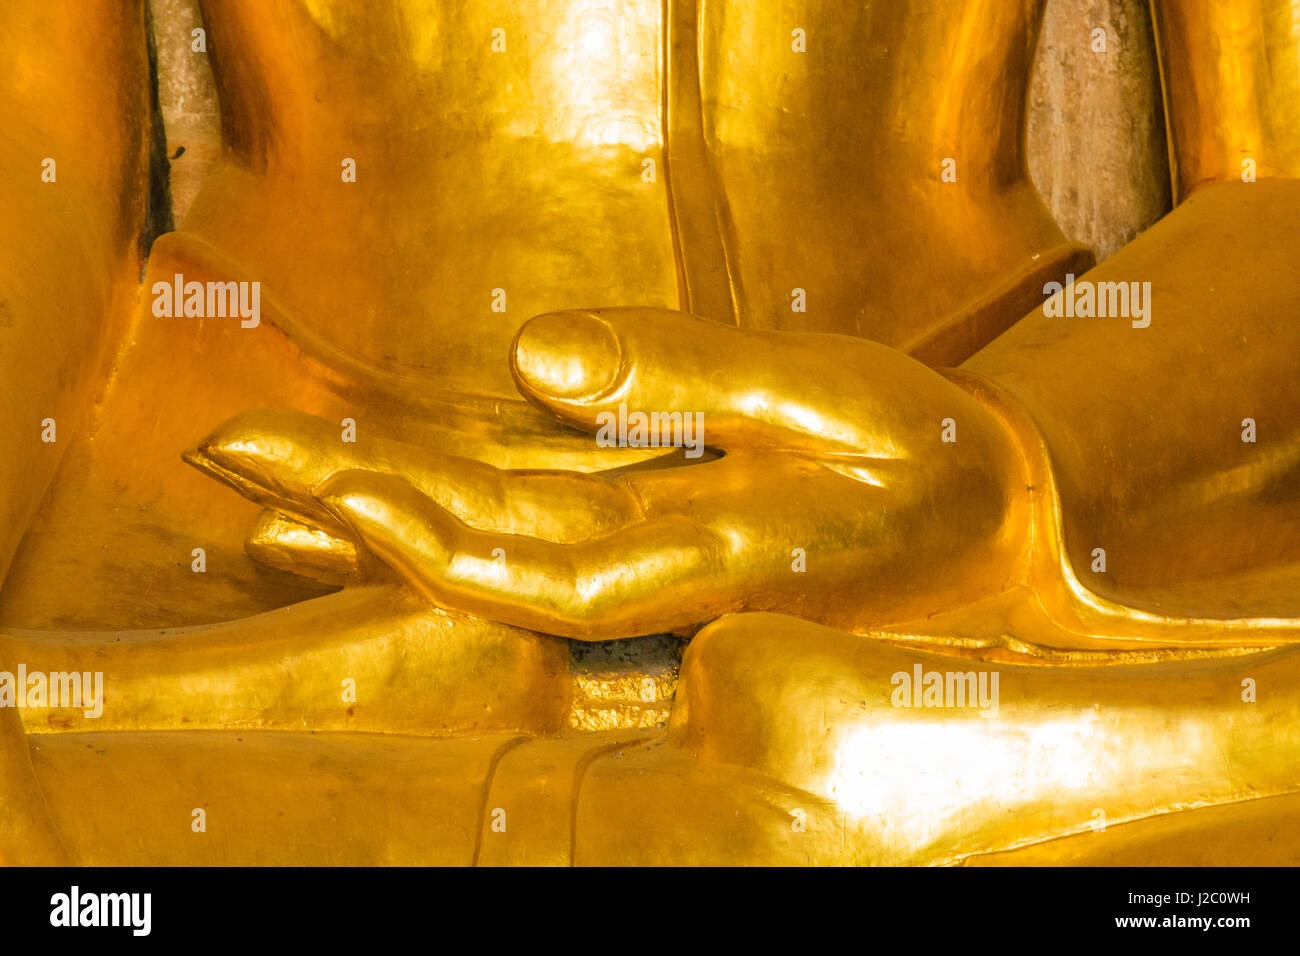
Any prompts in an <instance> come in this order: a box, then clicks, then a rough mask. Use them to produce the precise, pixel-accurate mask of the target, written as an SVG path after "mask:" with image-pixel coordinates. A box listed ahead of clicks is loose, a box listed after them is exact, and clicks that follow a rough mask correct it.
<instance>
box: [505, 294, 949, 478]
mask: <svg viewBox="0 0 1300 956" xmlns="http://www.w3.org/2000/svg"><path fill="white" fill-rule="evenodd" d="M511 371H512V374H513V375H514V378H515V382H516V384H517V386H518V387H519V390H520V392H521V393H522V394H523V395H524V396H525V397H526V398H528V399H529V400H530V401H532V402H534V403H535V404H538V405H540V406H542V407H544V408H546V409H549V410H550V411H551V412H552V413H554V414H555V415H557V416H559V417H560V418H561V419H563V420H564V421H566V422H568V423H570V424H572V425H575V426H577V427H580V428H584V429H587V430H590V431H596V432H597V433H598V435H599V431H600V429H601V428H602V427H606V426H609V425H611V424H613V425H616V426H618V425H619V422H620V420H621V419H620V418H619V416H620V414H622V415H624V416H626V415H628V414H630V413H632V412H643V413H646V414H647V415H650V414H655V413H658V414H661V415H668V414H671V413H674V412H680V413H683V415H684V416H687V415H691V414H692V413H699V414H700V416H701V418H700V419H698V420H697V421H699V423H700V424H701V425H702V427H703V429H704V443H705V444H708V445H710V446H712V447H722V448H726V447H728V446H732V447H746V448H771V447H790V446H794V447H799V448H804V449H813V450H816V451H820V452H844V453H852V454H855V455H862V456H866V457H874V458H897V457H900V456H901V455H903V454H905V447H906V445H905V442H904V441H902V440H900V437H899V436H908V435H913V434H917V433H918V432H917V429H918V427H924V434H926V435H931V434H933V435H937V434H938V419H935V420H934V421H931V420H930V419H931V418H934V415H933V414H929V413H928V412H929V409H926V410H924V411H922V410H920V409H917V408H916V407H915V405H916V404H917V403H915V402H914V401H912V399H913V397H914V396H917V395H932V394H939V395H942V396H943V397H944V398H946V399H947V400H949V402H950V404H951V405H952V406H953V407H952V410H951V412H949V413H948V414H949V415H950V416H951V417H956V416H957V414H958V412H959V411H960V410H962V409H965V408H966V407H967V406H968V405H970V404H972V400H971V399H970V398H969V396H967V395H966V394H965V393H964V392H962V391H961V390H960V389H958V388H956V386H953V385H951V384H950V383H948V382H946V381H945V380H944V379H943V378H941V377H940V376H938V375H936V374H935V373H934V372H933V371H932V370H930V369H928V368H927V367H926V366H924V365H922V364H921V363H919V362H917V361H915V360H913V359H911V358H909V357H907V356H906V355H904V354H903V353H901V352H898V351H897V350H894V349H890V348H887V347H885V346H882V345H880V344H878V343H875V342H869V341H867V340H865V339H858V338H853V337H850V336H840V335H819V334H803V333H790V332H767V331H757V330H746V329H738V328H735V327H733V326H728V325H722V324H720V323H717V322H713V321H710V320H707V319H701V318H698V317H696V316H692V315H688V314H686V313H682V312H675V311H671V310H667V309H649V308H640V309H598V310H589V311H574V312H550V313H546V314H544V315H539V316H536V317H535V318H533V319H530V320H529V321H528V322H527V323H525V325H524V326H523V328H522V329H520V331H519V334H518V335H517V336H516V338H515V342H514V345H513V346H512V349H511ZM620 407H622V409H623V410H624V411H623V412H622V413H620ZM685 421H687V419H685V418H684V419H683V422H684V424H683V428H684V427H685ZM620 427H621V426H620ZM661 427H662V426H661ZM625 430H627V429H625Z"/></svg>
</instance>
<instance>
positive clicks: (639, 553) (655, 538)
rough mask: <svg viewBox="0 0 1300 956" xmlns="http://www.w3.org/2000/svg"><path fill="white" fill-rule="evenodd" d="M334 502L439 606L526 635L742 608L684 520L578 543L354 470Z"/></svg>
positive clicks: (333, 490)
mask: <svg viewBox="0 0 1300 956" xmlns="http://www.w3.org/2000/svg"><path fill="white" fill-rule="evenodd" d="M316 494H317V497H318V499H319V501H320V502H321V504H322V506H324V507H325V508H327V509H328V510H329V511H330V512H331V513H332V514H333V515H334V516H335V518H336V519H337V520H338V521H339V522H340V523H342V524H346V525H347V526H348V527H349V528H350V529H351V530H352V532H353V533H354V534H355V535H356V537H357V539H358V540H359V541H361V542H362V543H363V544H364V545H365V546H366V547H367V548H369V549H370V550H371V551H372V552H373V553H374V554H375V555H376V556H378V557H379V558H380V559H381V560H383V561H384V562H385V563H386V564H388V565H389V566H390V567H391V568H393V569H394V570H395V571H397V572H398V573H399V574H400V575H401V576H402V578H403V579H404V580H406V581H407V582H408V583H410V584H411V585H412V586H413V587H415V588H416V589H417V590H419V591H421V592H422V593H423V594H424V595H425V596H426V597H428V598H429V599H430V600H432V601H434V602H436V603H438V604H440V605H442V606H444V607H452V608H456V609H458V610H462V611H465V612H468V613H471V614H477V615H479V616H482V617H487V618H490V619H493V620H498V621H503V622H505V623H508V624H513V625H515V626H518V627H525V628H530V629H533V630H538V631H544V632H546V633H550V634H559V635H561V636H565V637H572V638H577V639H580V640H605V639H611V638H615V637H628V636H632V635H637V634H648V633H656V632H659V631H664V630H672V629H675V628H679V627H685V626H688V625H691V624H694V623H698V622H700V621H703V620H707V619H709V618H712V617H715V616H717V615H718V614H721V613H724V612H726V611H729V610H734V609H736V608H735V606H734V600H733V599H731V598H728V597H725V595H727V594H728V593H729V592H731V591H734V589H729V588H728V586H727V574H726V567H725V564H726V549H725V547H724V543H723V542H722V541H721V540H720V539H719V538H718V537H717V536H715V535H713V534H711V533H710V532H708V531H707V530H706V529H704V528H703V527H701V526H700V525H699V524H698V523H696V522H694V521H692V520H690V519H688V518H685V517H682V516H666V517H662V518H653V519H650V520H648V521H645V522H641V523H638V524H635V525H632V526H630V527H628V528H625V529H624V530H622V531H620V532H618V533H615V534H612V535H608V536H605V537H603V538H598V539H594V540H588V541H583V542H577V543H570V544H558V543H555V542H552V541H545V540H542V539H540V538H536V537H530V536H526V535H517V534H499V533H491V532H484V531H480V530H477V529H474V528H471V527H470V526H469V525H467V524H465V523H464V522H462V521H460V520H458V519H457V518H456V517H455V516H454V515H452V514H451V513H450V512H449V511H447V510H446V509H444V508H442V507H440V506H439V505H438V504H437V503H435V502H433V501H431V500H430V499H429V498H427V497H426V496H424V495H423V494H421V493H420V492H419V491H418V490H417V489H415V488H413V487H412V486H411V485H410V484H408V483H407V482H405V481H403V480H402V479H401V478H398V477H395V476H392V475H382V474H376V473H374V472H344V473H341V474H339V475H336V476H334V477H332V478H330V479H329V480H328V481H327V482H326V483H325V484H324V485H323V486H322V487H320V488H318V489H317V490H316Z"/></svg>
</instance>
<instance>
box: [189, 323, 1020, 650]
mask: <svg viewBox="0 0 1300 956" xmlns="http://www.w3.org/2000/svg"><path fill="white" fill-rule="evenodd" d="M511 368H512V370H513V373H514V377H515V381H516V383H517V384H518V387H519V389H520V391H521V392H522V393H523V394H524V396H525V397H527V398H528V399H529V400H530V401H532V402H534V403H535V404H537V405H539V406H541V407H542V408H544V409H547V410H548V411H550V412H551V413H553V414H554V415H556V416H557V417H558V418H560V419H561V420H562V421H564V422H566V423H568V424H569V425H571V426H573V427H575V428H579V429H583V430H586V431H588V432H591V433H593V435H594V436H595V439H594V440H596V441H598V442H602V443H614V442H619V441H628V442H636V441H642V442H644V441H647V440H648V441H649V442H651V443H654V442H655V441H656V440H657V441H658V442H660V443H662V444H670V443H674V444H678V445H683V446H685V447H684V450H683V451H679V452H677V454H676V457H675V459H674V460H673V462H672V463H671V464H669V465H667V466H665V465H664V463H663V462H660V463H658V464H659V466H658V467H654V466H639V467H638V468H636V469H635V470H627V469H623V470H619V471H617V472H613V471H611V472H602V473H594V474H583V473H578V472H566V471H506V470H500V469H496V468H492V467H490V466H487V465H484V464H482V463H479V462H476V461H471V460H468V459H465V458H457V457H454V456H450V455H444V454H440V453H436V452H430V451H428V450H425V449H420V448H415V447H412V446H409V445H402V444H398V443H389V442H382V441H375V442H370V443H369V444H367V443H365V442H364V441H361V440H359V441H358V442H357V443H356V444H343V443H341V442H340V441H339V432H338V429H337V428H336V427H335V426H334V425H332V424H330V423H327V422H324V421H323V420H320V419H316V418H314V417H313V416H308V415H302V414H299V413H293V412H249V413H244V414H242V415H239V416H236V417H235V418H233V419H231V420H229V421H228V422H226V423H225V424H224V425H222V426H221V427H220V428H219V429H218V430H217V431H216V432H215V433H214V434H213V435H211V436H210V437H209V438H207V439H205V440H204V441H203V442H201V443H200V444H199V446H198V448H197V449H196V450H195V451H194V452H191V453H190V454H189V456H188V458H189V460H190V461H191V463H193V464H195V465H196V466H198V467H200V468H202V469H203V470H205V471H207V472H208V473H209V474H212V475H213V476H215V477H217V478H219V479H221V480H224V481H226V482H227V483H228V484H230V485H232V486H233V487H235V488H236V489H237V490H239V491H241V492H242V493H244V494H245V495H247V496H248V497H250V498H253V499H254V500H257V501H260V502H262V503H263V504H266V505H267V506H268V507H269V508H271V509H272V512H270V513H269V514H270V517H268V518H266V520H264V522H263V524H262V526H261V527H260V528H259V529H258V531H257V532H256V533H255V534H254V536H253V538H252V540H251V542H250V552H251V553H253V554H254V556H258V557H261V558H263V559H264V560H267V561H268V562H269V563H272V564H276V565H278V566H280V567H289V568H293V569H295V570H299V571H310V570H313V569H315V570H321V569H326V568H331V567H332V568H334V569H335V570H338V569H340V568H345V567H346V566H348V565H349V562H352V561H355V560H356V559H357V557H358V555H359V556H360V557H361V559H362V560H363V561H364V560H370V561H374V560H375V559H378V562H382V565H386V566H387V568H388V569H390V570H391V571H392V572H396V574H397V575H398V576H400V578H401V579H403V580H404V581H405V582H407V583H408V584H410V585H411V586H412V587H414V588H416V589H418V590H419V591H421V592H423V593H424V594H426V595H427V596H428V598H429V599H430V600H432V601H434V602H436V603H437V604H439V605H442V606H444V607H449V608H454V609H458V610H462V611H466V612H470V613H474V614H477V615H480V616H483V617H487V618H492V619H496V620H499V621H503V622H506V623H509V624H514V625H517V626H521V627H526V628H532V629H535V630H539V631H545V632H549V633H552V634H559V635H564V636H568V637H574V638H580V639H589V640H604V639H608V638H616V637H628V636H633V635H638V634H647V633H655V632H663V631H671V630H679V629H683V628H688V627H690V626H693V625H696V624H700V623H702V622H705V621H708V620H710V619H712V618H715V617H717V616H718V615H720V614H723V613H725V612H728V611H739V610H775V611H783V612H786V613H790V614H795V615H799V616H802V617H805V618H808V619H812V620H816V621H821V622H824V623H828V624H833V625H836V626H841V627H855V626H856V627H860V626H864V625H867V624H871V623H874V622H880V621H885V620H907V619H910V618H913V617H920V616H924V615H926V614H929V613H933V612H935V611H938V610H942V609H945V608H948V607H953V606H956V605H958V604H961V603H965V602H967V601H970V600H975V599H978V598H980V597H983V596H986V595H989V594H994V593H997V592H998V591H1000V590H1002V589H1003V588H1004V587H1005V586H1006V585H1007V583H1008V582H1009V580H1010V579H1011V578H1012V577H1013V575H1014V574H1015V571H1016V568H1017V566H1018V563H1019V559H1020V556H1021V554H1022V552H1023V551H1024V539H1025V535H1026V532H1025V528H1026V521H1027V518H1026V516H1025V515H1026V509H1027V504H1026V502H1027V495H1026V494H1025V478H1024V464H1023V459H1022V458H1021V455H1020V452H1019V451H1018V449H1017V448H1016V446H1015V444H1014V442H1013V440H1012V439H1011V438H1010V437H1009V434H1008V432H1007V431H1006V429H1005V428H1004V426H1003V425H1002V423H1001V422H1000V421H999V420H998V419H997V418H996V417H995V416H994V415H993V413H992V412H991V411H989V409H988V408H986V407H985V406H984V405H983V404H981V402H979V401H977V400H976V399H975V398H974V397H973V396H972V395H971V394H969V393H968V392H967V391H965V390H964V389H962V388H960V387H958V386H957V385H955V384H953V383H952V382H951V381H949V380H948V379H947V378H945V377H943V376H942V375H940V374H938V373H936V372H934V371H933V370H931V369H929V368H927V367H926V366H924V365H922V364H920V363H919V362H916V361H914V360H913V359H911V358H909V357H907V356H906V355H904V354H902V353H901V352H898V351H896V350H894V349H891V348H887V347H885V346H882V345H879V344H877V343H873V342H869V341H866V340H863V339H857V338H850V337H846V336H839V335H817V334H803V333H784V332H762V331H747V330H741V329H737V328H734V327H731V326H724V325H720V324H717V323H714V322H710V321H707V320H704V319H699V318H696V317H694V316H690V315H686V314H683V313H679V312H672V311H666V310H656V309H609V310H601V311H598V312H596V311H588V312H560V313H549V314H546V315H541V316H538V317H536V318H534V319H532V320H531V321H529V322H528V323H527V324H526V325H525V326H524V327H523V329H522V330H521V331H520V333H519V335H518V337H517V338H516V340H515V343H514V346H513V348H512V355H511ZM637 413H644V414H645V420H646V424H647V429H646V431H642V432H638V430H637V426H638V424H639V423H641V421H642V418H641V416H640V415H638V414H637ZM677 423H681V424H680V426H679V427H678V430H677V431H676V433H674V432H673V426H674V425H675V424H677ZM704 446H707V447H708V448H709V449H715V450H717V451H719V452H721V453H722V457H717V456H716V455H712V454H710V455H707V456H705V455H704V454H703V451H704ZM693 457H698V458H699V460H694V461H693V460H692V458H693Z"/></svg>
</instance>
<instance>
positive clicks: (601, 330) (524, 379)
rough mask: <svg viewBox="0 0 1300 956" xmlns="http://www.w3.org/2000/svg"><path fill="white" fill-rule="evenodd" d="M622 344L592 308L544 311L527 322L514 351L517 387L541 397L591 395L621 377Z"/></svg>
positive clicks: (574, 398) (512, 362) (586, 397)
mask: <svg viewBox="0 0 1300 956" xmlns="http://www.w3.org/2000/svg"><path fill="white" fill-rule="evenodd" d="M622 364H623V345H622V342H621V340H620V338H619V335H618V333H617V332H616V331H615V330H614V328H613V327H612V326H611V325H610V324H609V323H608V322H607V321H605V320H604V319H603V318H601V317H600V315H599V313H597V312H593V311H572V312H546V313H543V314H542V315H538V316H534V317H533V318H531V319H529V320H528V321H527V322H525V323H524V326H523V328H521V329H520V330H519V332H518V334H517V335H516V336H515V341H514V344H513V345H512V346H511V350H510V370H511V373H512V374H513V376H514V379H515V383H516V384H517V385H518V386H519V390H520V391H521V392H523V393H524V394H525V395H530V396H533V397H536V398H539V399H543V400H544V399H557V400H560V401H565V402H575V401H583V400H591V399H594V398H598V397H600V396H601V395H603V394H605V393H607V392H609V391H610V390H611V389H612V388H613V387H614V385H615V384H616V382H617V381H618V378H619V373H620V370H621V367H622Z"/></svg>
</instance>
